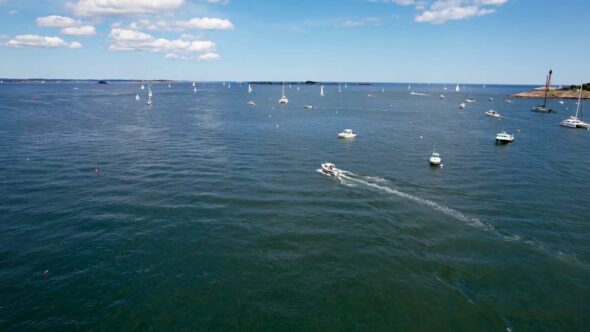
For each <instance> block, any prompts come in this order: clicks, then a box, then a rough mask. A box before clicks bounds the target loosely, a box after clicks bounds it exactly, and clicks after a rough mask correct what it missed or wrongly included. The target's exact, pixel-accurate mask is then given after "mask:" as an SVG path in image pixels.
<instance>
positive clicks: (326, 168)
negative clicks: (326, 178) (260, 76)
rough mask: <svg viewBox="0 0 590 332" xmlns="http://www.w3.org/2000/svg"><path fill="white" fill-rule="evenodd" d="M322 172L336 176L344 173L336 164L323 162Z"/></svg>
mask: <svg viewBox="0 0 590 332" xmlns="http://www.w3.org/2000/svg"><path fill="white" fill-rule="evenodd" d="M322 173H324V174H326V175H330V176H335V177H339V176H340V175H342V171H341V170H339V169H338V168H336V165H334V164H332V163H323V164H322Z"/></svg>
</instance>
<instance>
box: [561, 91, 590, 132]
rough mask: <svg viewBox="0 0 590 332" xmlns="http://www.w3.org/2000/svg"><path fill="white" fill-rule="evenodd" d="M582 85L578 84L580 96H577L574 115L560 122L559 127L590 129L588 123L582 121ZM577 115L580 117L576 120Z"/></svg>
mask: <svg viewBox="0 0 590 332" xmlns="http://www.w3.org/2000/svg"><path fill="white" fill-rule="evenodd" d="M582 88H583V83H580V94H579V96H578V106H576V115H574V116H570V117H569V118H567V119H565V120H563V121H561V123H560V125H562V126H564V127H569V128H585V129H590V123H587V122H584V121H582V91H583V89H582ZM578 114H580V117H579V118H578Z"/></svg>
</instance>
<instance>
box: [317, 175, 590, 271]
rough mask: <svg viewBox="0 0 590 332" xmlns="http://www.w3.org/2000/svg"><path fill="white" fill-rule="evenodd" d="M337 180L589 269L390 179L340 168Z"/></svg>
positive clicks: (566, 254) (589, 267)
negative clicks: (425, 208) (395, 197)
mask: <svg viewBox="0 0 590 332" xmlns="http://www.w3.org/2000/svg"><path fill="white" fill-rule="evenodd" d="M317 171H318V172H319V173H322V174H324V175H326V176H330V177H332V176H331V175H329V174H326V173H324V172H322V170H321V169H318V170H317ZM337 180H338V181H339V182H340V183H341V184H343V185H345V186H347V187H354V188H363V187H364V188H368V189H372V190H378V191H380V192H383V193H386V194H391V195H395V196H398V197H401V198H404V199H407V200H410V201H413V202H415V203H418V204H420V205H424V206H427V207H429V208H431V209H433V210H436V211H438V212H441V213H443V214H445V215H447V216H449V217H451V218H453V219H455V220H458V221H461V222H463V223H465V224H467V225H469V226H472V227H475V228H477V229H480V230H483V231H485V232H488V233H490V234H492V235H493V236H497V237H499V238H501V239H502V240H504V241H506V242H520V243H525V244H527V245H529V246H531V247H532V248H534V249H536V250H538V251H541V252H543V253H545V254H548V255H550V256H553V257H555V258H558V259H559V260H562V261H567V262H569V263H576V264H581V265H583V266H584V267H585V268H587V269H590V266H588V265H587V264H586V263H584V262H582V261H580V260H579V259H578V258H577V257H576V255H571V254H568V253H564V252H562V251H559V250H557V251H555V250H552V249H551V248H548V247H546V246H544V245H543V244H541V243H538V242H536V241H533V240H531V239H527V238H523V237H522V236H520V235H518V234H515V233H511V232H507V231H504V230H499V229H496V228H495V227H494V225H491V224H489V223H486V222H484V221H481V220H479V219H477V218H471V217H469V216H466V215H465V214H463V213H462V212H460V211H458V210H455V209H453V208H450V207H447V206H444V205H442V204H439V203H437V202H434V201H431V200H429V199H426V198H422V197H418V196H415V195H412V194H408V193H406V192H403V191H400V190H398V189H397V188H395V187H394V186H393V184H392V182H391V181H389V180H387V179H384V178H381V177H374V176H362V175H358V174H354V173H352V172H349V171H345V170H341V173H340V176H339V177H337Z"/></svg>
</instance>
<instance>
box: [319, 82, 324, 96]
mask: <svg viewBox="0 0 590 332" xmlns="http://www.w3.org/2000/svg"><path fill="white" fill-rule="evenodd" d="M320 96H322V97H323V96H324V85H323V84H322V85H320Z"/></svg>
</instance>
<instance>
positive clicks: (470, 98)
mask: <svg viewBox="0 0 590 332" xmlns="http://www.w3.org/2000/svg"><path fill="white" fill-rule="evenodd" d="M465 101H466V102H468V103H475V101H476V100H475V98H472V97H469V98H467V99H465Z"/></svg>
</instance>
